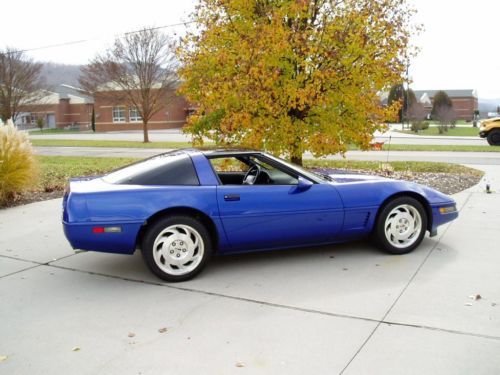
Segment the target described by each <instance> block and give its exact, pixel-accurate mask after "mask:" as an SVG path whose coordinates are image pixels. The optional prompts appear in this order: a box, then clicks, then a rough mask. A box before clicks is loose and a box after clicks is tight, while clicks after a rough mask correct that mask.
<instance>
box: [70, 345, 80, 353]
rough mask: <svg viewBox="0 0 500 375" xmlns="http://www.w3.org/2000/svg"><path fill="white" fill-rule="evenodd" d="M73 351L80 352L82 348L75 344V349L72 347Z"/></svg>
mask: <svg viewBox="0 0 500 375" xmlns="http://www.w3.org/2000/svg"><path fill="white" fill-rule="evenodd" d="M71 351H72V352H79V351H80V348H79V347H78V346H75V347H74V348H73V349H71Z"/></svg>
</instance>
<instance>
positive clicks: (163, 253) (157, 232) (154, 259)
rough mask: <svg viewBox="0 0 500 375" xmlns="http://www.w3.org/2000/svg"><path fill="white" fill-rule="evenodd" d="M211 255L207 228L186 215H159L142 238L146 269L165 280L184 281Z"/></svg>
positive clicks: (201, 266)
mask: <svg viewBox="0 0 500 375" xmlns="http://www.w3.org/2000/svg"><path fill="white" fill-rule="evenodd" d="M211 254H212V244H211V241H210V236H209V234H208V231H207V229H206V228H205V227H204V226H203V224H201V223H200V222H199V221H198V220H196V219H194V218H192V217H190V216H172V217H166V218H163V219H161V220H159V221H157V222H155V223H153V224H152V225H151V227H150V228H149V229H148V230H147V232H146V234H145V236H144V239H143V241H142V255H143V258H144V260H145V262H146V265H147V266H148V267H149V269H150V270H151V271H152V272H153V273H154V274H155V275H156V276H158V277H159V278H161V279H163V280H166V281H173V282H176V281H185V280H189V279H191V278H192V277H194V276H195V275H196V274H198V273H199V272H200V271H201V270H202V269H203V267H204V266H205V264H206V263H207V261H208V259H209V258H210V256H211Z"/></svg>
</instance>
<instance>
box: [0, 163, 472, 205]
mask: <svg viewBox="0 0 500 375" xmlns="http://www.w3.org/2000/svg"><path fill="white" fill-rule="evenodd" d="M321 172H323V173H344V174H347V173H356V174H372V175H379V176H384V177H389V178H394V179H398V180H406V181H413V182H417V183H419V184H422V185H427V186H429V187H432V188H434V189H436V190H438V191H440V192H442V193H445V194H455V193H458V192H460V191H462V190H465V189H468V188H470V187H472V186H474V185H476V184H477V183H479V181H480V180H481V176H472V175H467V174H453V173H427V172H418V173H414V172H392V171H391V172H386V173H384V172H380V173H369V172H367V171H361V170H352V169H351V170H345V169H335V170H331V169H321ZM62 196H63V191H62V190H55V191H51V192H42V191H32V192H27V193H23V194H20V195H18V196H17V197H16V198H15V199H13V200H11V201H9V202H7V204H6V205H4V206H2V207H0V208H7V207H14V206H20V205H23V204H28V203H33V202H40V201H45V200H48V199H55V198H61V197H62Z"/></svg>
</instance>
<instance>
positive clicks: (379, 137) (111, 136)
mask: <svg viewBox="0 0 500 375" xmlns="http://www.w3.org/2000/svg"><path fill="white" fill-rule="evenodd" d="M149 134H150V139H151V141H155V142H160V141H174V142H188V141H189V140H190V137H189V136H187V135H185V134H182V133H181V132H180V130H178V129H169V130H151V131H150V132H149ZM30 138H31V139H80V140H114V141H142V132H139V131H135V132H134V131H130V132H110V133H95V134H92V133H83V134H80V133H76V134H46V135H30ZM375 141H377V142H389V141H390V142H391V143H393V144H424V145H488V143H487V142H486V140H484V139H482V138H479V137H443V136H441V137H440V136H434V137H424V136H417V135H412V134H403V133H398V132H394V131H389V132H387V133H384V134H382V133H377V134H376V137H375Z"/></svg>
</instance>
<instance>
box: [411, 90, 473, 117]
mask: <svg viewBox="0 0 500 375" xmlns="http://www.w3.org/2000/svg"><path fill="white" fill-rule="evenodd" d="M438 91H440V90H415V91H414V93H415V97H416V98H417V101H418V102H419V103H420V104H421V105H422V106H423V108H424V110H425V113H426V114H427V115H430V113H431V111H432V103H433V100H434V96H435V95H436V93H437V92H438ZM442 91H444V92H446V94H448V96H449V97H450V99H451V102H452V104H453V112H454V114H455V118H456V119H457V120H465V121H472V120H473V119H474V111H476V110H477V109H478V99H477V92H476V90H472V89H470V90H442Z"/></svg>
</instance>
